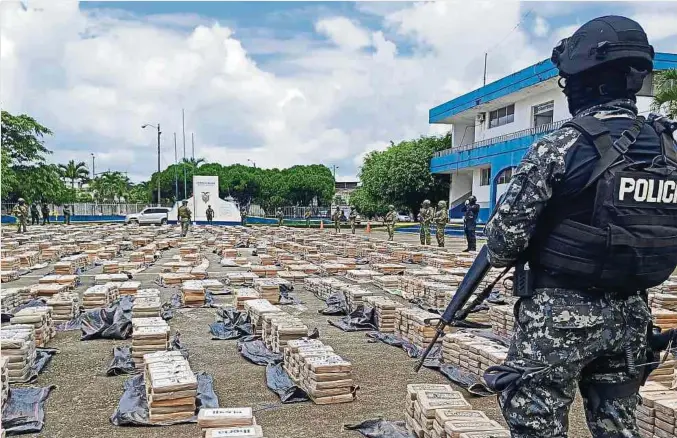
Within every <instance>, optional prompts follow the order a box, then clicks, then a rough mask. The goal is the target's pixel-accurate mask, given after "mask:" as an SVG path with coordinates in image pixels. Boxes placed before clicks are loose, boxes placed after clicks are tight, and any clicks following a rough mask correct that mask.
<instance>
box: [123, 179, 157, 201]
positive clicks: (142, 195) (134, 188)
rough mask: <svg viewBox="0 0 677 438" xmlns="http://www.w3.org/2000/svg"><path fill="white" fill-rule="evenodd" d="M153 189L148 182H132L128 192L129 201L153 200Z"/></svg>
mask: <svg viewBox="0 0 677 438" xmlns="http://www.w3.org/2000/svg"><path fill="white" fill-rule="evenodd" d="M151 192H152V190H151V187H150V185H149V183H148V182H141V183H139V184H132V185H131V187H129V191H128V193H127V201H128V202H138V203H148V202H151V200H152V194H151Z"/></svg>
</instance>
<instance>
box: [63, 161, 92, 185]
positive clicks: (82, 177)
mask: <svg viewBox="0 0 677 438" xmlns="http://www.w3.org/2000/svg"><path fill="white" fill-rule="evenodd" d="M59 172H60V173H61V177H62V178H65V179H68V180H70V182H71V188H73V189H74V188H75V181H78V180H79V181H80V183H83V182H85V181H87V180H89V170H88V169H87V165H86V164H85V163H84V162H82V161H80V162H79V163H75V160H70V161H69V162H68V164H59Z"/></svg>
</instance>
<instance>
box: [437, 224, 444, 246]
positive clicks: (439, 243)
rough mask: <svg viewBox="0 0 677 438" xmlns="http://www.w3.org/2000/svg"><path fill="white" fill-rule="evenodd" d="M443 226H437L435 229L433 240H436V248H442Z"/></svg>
mask: <svg viewBox="0 0 677 438" xmlns="http://www.w3.org/2000/svg"><path fill="white" fill-rule="evenodd" d="M444 227H445V226H444V225H438V226H437V228H436V229H435V238H436V239H437V246H439V247H443V246H444Z"/></svg>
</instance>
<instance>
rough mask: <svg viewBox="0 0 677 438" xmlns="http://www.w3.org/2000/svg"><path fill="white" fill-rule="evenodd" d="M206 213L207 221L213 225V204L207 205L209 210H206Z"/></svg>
mask: <svg viewBox="0 0 677 438" xmlns="http://www.w3.org/2000/svg"><path fill="white" fill-rule="evenodd" d="M205 215H206V216H207V223H208V224H209V225H211V224H212V220H213V219H214V209H213V208H212V206H211V205H207V211H206V212H205Z"/></svg>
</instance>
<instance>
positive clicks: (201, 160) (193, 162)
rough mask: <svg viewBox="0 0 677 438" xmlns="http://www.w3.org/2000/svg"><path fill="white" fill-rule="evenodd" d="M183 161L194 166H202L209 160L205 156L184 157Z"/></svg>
mask: <svg viewBox="0 0 677 438" xmlns="http://www.w3.org/2000/svg"><path fill="white" fill-rule="evenodd" d="M181 161H182V162H183V163H186V164H190V165H191V166H193V167H200V165H201V164H204V163H206V162H207V160H205V159H204V158H197V159H195V158H184V159H182V160H181Z"/></svg>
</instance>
